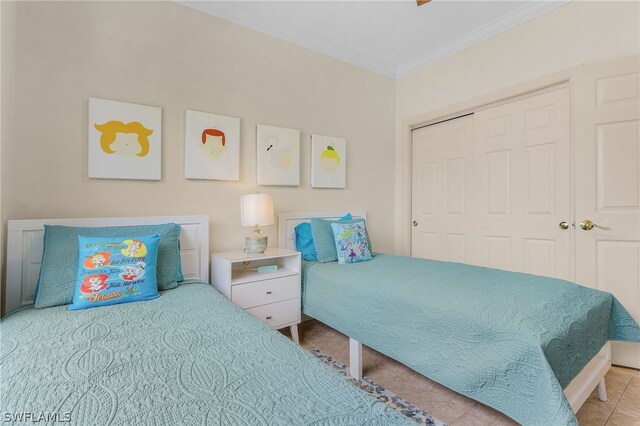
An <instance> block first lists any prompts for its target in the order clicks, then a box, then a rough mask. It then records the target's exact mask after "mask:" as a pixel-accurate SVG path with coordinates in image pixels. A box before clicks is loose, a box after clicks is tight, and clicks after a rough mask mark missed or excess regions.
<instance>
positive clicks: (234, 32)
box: [2, 2, 395, 251]
mask: <svg viewBox="0 0 640 426" xmlns="http://www.w3.org/2000/svg"><path fill="white" fill-rule="evenodd" d="M16 43H17V44H16V51H17V62H16V102H15V111H16V117H15V122H14V128H13V131H14V133H15V139H14V140H12V141H10V143H8V144H7V143H5V144H4V145H3V160H4V165H3V168H2V181H3V182H10V184H7V185H6V187H5V191H4V194H3V197H2V203H3V208H4V210H5V215H4V216H3V225H4V226H6V220H7V219H18V218H20V219H28V218H59V217H99V216H124V215H134V216H135V215H171V214H208V215H210V216H211V218H212V227H211V248H212V250H214V251H219V250H234V249H241V248H242V247H244V237H245V236H246V235H249V234H250V230H249V229H247V228H242V227H240V218H239V214H240V208H239V205H240V195H242V194H246V193H250V192H253V191H255V190H256V189H259V190H260V192H266V193H270V194H273V196H274V201H275V206H276V210H277V211H293V210H299V211H300V210H340V209H353V210H356V209H361V210H366V211H368V213H369V218H370V224H369V225H370V231H371V233H372V239H373V241H374V244H375V246H376V249H378V250H390V249H392V247H393V239H394V237H393V230H392V229H391V228H390V227H389V226H388V225H389V224H390V223H392V222H393V208H392V207H391V206H390V203H389V199H390V194H393V184H394V182H393V164H394V160H393V155H394V151H393V138H394V115H395V82H394V81H393V80H391V79H389V78H386V77H382V76H380V75H377V74H374V73H372V72H369V71H365V70H363V69H361V68H358V67H355V66H352V65H348V64H346V63H344V62H340V61H338V60H335V59H332V58H329V57H327V56H324V55H320V54H317V53H314V52H311V51H309V50H306V49H303V48H300V47H297V46H294V45H291V44H289V43H286V42H284V41H281V40H278V39H275V38H272V37H269V36H266V35H262V34H260V33H257V32H254V31H251V30H248V29H246V28H244V27H240V26H238V25H235V24H232V23H229V22H226V21H223V20H220V19H217V18H214V17H211V16H208V15H205V14H202V13H200V12H197V11H195V10H193V9H190V8H187V7H184V6H181V5H178V4H175V3H172V2H62V3H58V2H41V3H34V2H21V3H19V4H18V5H17V41H16ZM90 96H94V97H101V98H107V99H114V100H120V101H127V102H134V103H141V104H147V105H153V106H160V107H162V120H163V127H162V139H163V141H162V143H163V146H162V180H161V181H159V182H148V181H117V180H98V179H88V178H87V99H88V98H89V97H90ZM185 109H194V110H199V111H206V112H211V113H218V114H223V115H230V116H235V117H240V118H241V153H240V155H241V165H240V167H241V170H240V181H239V182H223V181H191V180H186V179H185V178H184V112H185ZM259 123H264V124H271V125H276V126H284V127H293V128H298V129H301V130H302V132H301V136H302V138H301V139H302V143H301V154H302V162H301V164H302V167H301V177H302V179H301V185H300V186H299V187H294V188H287V187H259V188H257V187H256V185H255V182H256V165H255V162H256V154H255V126H256V124H259ZM312 133H320V134H327V135H334V136H341V137H345V138H346V139H347V158H348V161H347V189H346V190H327V189H310V187H309V173H310V170H309V157H310V135H311V134H312ZM382 195H384V196H382ZM263 230H264V231H265V233H266V234H267V235H268V236H269V244H270V245H272V246H275V245H276V244H277V225H274V226H267V227H264V229H263Z"/></svg>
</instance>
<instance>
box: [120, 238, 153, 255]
mask: <svg viewBox="0 0 640 426" xmlns="http://www.w3.org/2000/svg"><path fill="white" fill-rule="evenodd" d="M123 243H125V244H126V245H127V248H124V249H122V250H120V251H121V252H122V254H123V255H125V256H129V257H144V256H145V255H146V254H147V246H145V245H144V244H143V243H142V241H138V240H124V241H123Z"/></svg>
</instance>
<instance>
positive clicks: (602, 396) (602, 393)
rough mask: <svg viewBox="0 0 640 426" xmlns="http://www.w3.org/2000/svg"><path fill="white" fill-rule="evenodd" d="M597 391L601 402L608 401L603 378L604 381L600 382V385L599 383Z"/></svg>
mask: <svg viewBox="0 0 640 426" xmlns="http://www.w3.org/2000/svg"><path fill="white" fill-rule="evenodd" d="M596 389H598V399H599V400H600V401H606V400H607V387H606V385H605V383H604V377H603V378H602V380H600V383H598V386H596Z"/></svg>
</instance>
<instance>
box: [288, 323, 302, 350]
mask: <svg viewBox="0 0 640 426" xmlns="http://www.w3.org/2000/svg"><path fill="white" fill-rule="evenodd" d="M289 330H291V340H293V341H294V342H296V343H297V344H298V345H299V344H300V339H299V338H298V324H294V325H292V326H291V327H289Z"/></svg>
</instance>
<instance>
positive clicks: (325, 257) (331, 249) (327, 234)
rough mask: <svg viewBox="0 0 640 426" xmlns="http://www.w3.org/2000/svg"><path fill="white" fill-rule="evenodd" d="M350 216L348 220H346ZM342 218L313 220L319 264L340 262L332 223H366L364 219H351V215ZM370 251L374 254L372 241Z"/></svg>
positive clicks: (312, 229)
mask: <svg viewBox="0 0 640 426" xmlns="http://www.w3.org/2000/svg"><path fill="white" fill-rule="evenodd" d="M347 216H348V219H346V218H347ZM347 216H345V217H343V218H341V219H340V220H324V219H311V231H312V233H313V241H314V244H315V246H316V251H317V253H318V262H320V263H326V262H335V261H336V260H338V252H337V251H336V241H335V239H334V237H333V231H332V229H331V224H332V223H355V222H360V221H364V219H351V214H348V215H347ZM368 244H369V251H370V252H371V253H373V248H372V247H371V240H368Z"/></svg>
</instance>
